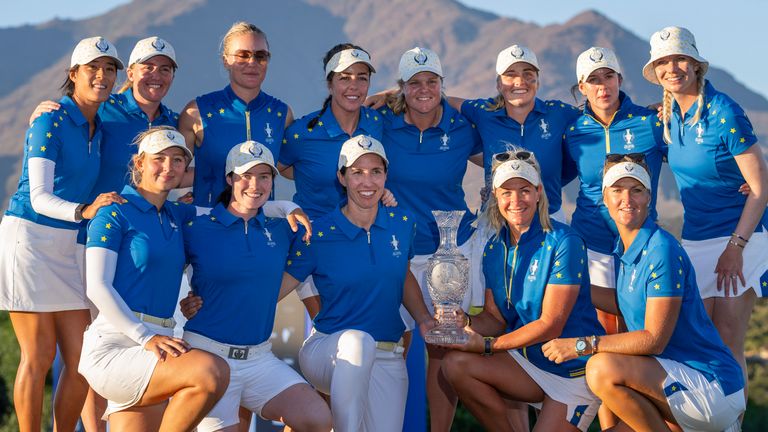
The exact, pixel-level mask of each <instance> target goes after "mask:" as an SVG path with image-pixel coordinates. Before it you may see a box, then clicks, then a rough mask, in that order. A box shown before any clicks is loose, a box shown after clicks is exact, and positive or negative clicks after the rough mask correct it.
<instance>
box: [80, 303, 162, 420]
mask: <svg viewBox="0 0 768 432" xmlns="http://www.w3.org/2000/svg"><path fill="white" fill-rule="evenodd" d="M102 319H103V318H101V316H99V318H96V321H95V322H94V323H93V324H91V326H90V327H88V329H87V330H86V331H85V334H84V335H83V350H82V352H81V354H80V364H79V366H78V368H77V371H78V372H80V375H82V376H84V377H85V379H86V380H87V381H88V384H89V385H90V386H91V388H92V389H93V390H94V391H95V392H96V393H98V394H100V395H101V396H103V397H104V398H106V399H107V400H108V401H109V402H108V406H107V411H106V412H105V413H104V416H103V419H104V420H106V419H107V418H108V417H109V415H110V414H112V413H114V412H117V411H121V410H124V409H126V408H130V407H132V406H133V405H135V404H136V403H137V402H138V401H139V399H141V396H142V395H144V392H145V391H146V390H147V386H148V385H149V380H150V378H152V373H153V372H154V371H155V366H156V365H157V361H158V359H157V357H156V356H155V354H154V353H152V352H151V351H147V350H145V349H144V347H142V346H141V345H139V344H137V343H136V342H134V341H133V340H132V339H131V338H129V337H128V336H126V335H124V334H123V333H120V332H117V331H115V330H114V329H113V328H112V326H111V325H110V324H109V323H107V322H106V321H102ZM144 325H146V326H147V327H148V328H149V329H150V330H152V331H153V332H154V333H156V334H160V335H163V336H173V329H171V328H165V327H161V326H159V325H156V324H152V323H148V322H145V323H144Z"/></svg>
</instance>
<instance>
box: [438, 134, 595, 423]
mask: <svg viewBox="0 0 768 432" xmlns="http://www.w3.org/2000/svg"><path fill="white" fill-rule="evenodd" d="M496 160H497V162H499V161H502V162H501V163H500V164H499V163H497V164H496V165H497V166H496V167H495V169H494V171H493V182H492V186H493V190H492V194H491V196H490V200H489V202H488V206H487V207H486V209H485V215H486V216H487V217H488V220H489V223H490V225H491V228H492V229H493V230H495V235H494V236H493V237H492V238H491V239H490V240H489V241H488V244H487V246H486V248H485V253H484V257H483V273H484V274H485V280H486V286H487V287H488V288H487V289H486V291H485V297H486V299H485V306H484V308H483V311H482V312H481V313H480V314H478V315H475V316H473V317H472V319H471V321H470V322H469V327H468V328H467V330H468V332H469V336H470V337H469V341H468V342H467V343H466V344H465V345H458V346H451V348H454V349H455V350H454V351H451V352H449V353H448V354H447V355H446V356H445V359H444V363H443V371H444V373H445V376H446V377H447V378H448V382H450V383H451V385H452V386H453V388H454V389H455V390H456V393H458V395H459V399H461V401H462V402H463V403H464V405H465V406H467V408H468V409H469V410H470V412H472V414H474V415H475V417H477V418H478V419H479V420H480V422H481V423H482V424H483V425H484V426H485V428H486V429H488V430H494V431H511V430H513V427H512V424H511V423H510V421H509V419H508V418H507V416H506V410H507V404H506V401H505V399H511V400H515V401H519V402H526V403H529V404H531V405H534V406H536V407H538V408H540V409H541V413H540V415H539V416H538V419H537V422H536V423H537V424H536V428H537V430H539V429H540V430H558V431H565V430H581V431H585V430H587V428H588V427H589V425H590V423H591V422H592V419H593V418H594V417H595V414H596V413H597V409H598V405H599V403H600V402H599V400H598V399H597V398H596V397H595V396H594V395H593V394H592V393H591V392H590V391H589V389H588V388H587V385H586V381H585V379H584V365H585V360H584V359H574V360H572V361H570V362H567V363H564V364H561V365H556V364H555V363H553V362H551V361H549V360H547V359H546V358H545V357H544V355H543V354H542V352H541V345H542V343H544V342H546V341H548V340H550V339H552V338H554V337H558V336H560V335H576V334H585V333H593V332H594V333H598V334H599V333H600V332H601V331H602V329H601V327H600V324H599V323H598V321H597V316H596V314H595V309H594V307H592V302H591V301H590V295H589V278H588V274H587V263H586V257H587V253H586V250H585V247H584V242H583V240H581V238H580V237H579V236H578V235H576V233H575V232H574V231H573V230H572V229H571V228H570V227H568V226H567V225H565V224H563V223H560V222H557V221H555V220H553V219H551V218H550V217H549V214H548V210H547V209H548V202H547V195H546V191H545V190H544V187H543V185H542V181H541V172H540V170H539V165H538V163H537V161H536V158H535V157H534V156H533V154H532V153H531V152H529V151H522V150H519V149H517V148H513V149H512V150H511V151H509V152H507V153H502V154H500V155H497V156H496ZM483 336H485V337H483ZM478 354H480V355H478Z"/></svg>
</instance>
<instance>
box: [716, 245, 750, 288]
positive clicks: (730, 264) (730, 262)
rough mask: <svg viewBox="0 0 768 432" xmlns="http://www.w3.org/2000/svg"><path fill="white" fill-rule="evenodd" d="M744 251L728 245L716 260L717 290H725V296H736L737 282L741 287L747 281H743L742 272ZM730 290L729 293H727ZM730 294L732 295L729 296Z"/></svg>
mask: <svg viewBox="0 0 768 432" xmlns="http://www.w3.org/2000/svg"><path fill="white" fill-rule="evenodd" d="M743 251H744V249H742V248H740V247H738V246H736V245H732V244H730V243H728V244H727V245H726V246H725V250H724V251H723V253H722V254H721V255H720V258H718V260H717V265H716V266H715V273H717V290H718V291H722V290H725V296H726V297H730V296H731V295H733V296H734V297H735V296H736V295H737V291H738V286H739V283H738V282H739V281H741V286H745V285H746V284H747V281H746V280H745V279H744V274H743V273H742V270H743V268H744V257H743V255H742V252H743ZM729 290H731V291H729ZM729 292H732V293H733V294H729Z"/></svg>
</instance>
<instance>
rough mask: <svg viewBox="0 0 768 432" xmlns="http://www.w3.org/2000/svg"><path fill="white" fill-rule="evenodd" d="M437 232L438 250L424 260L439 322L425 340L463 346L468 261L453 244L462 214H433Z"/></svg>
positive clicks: (465, 335) (465, 337) (462, 211)
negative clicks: (463, 306)
mask: <svg viewBox="0 0 768 432" xmlns="http://www.w3.org/2000/svg"><path fill="white" fill-rule="evenodd" d="M432 214H433V215H434V216H435V220H436V221H437V228H438V229H439V230H440V246H439V247H438V248H437V250H436V251H435V253H434V254H433V255H432V257H431V258H430V259H429V260H427V272H426V278H427V287H428V288H429V294H430V295H431V296H432V301H433V302H434V305H435V312H436V316H437V319H438V324H437V326H435V327H433V328H432V329H431V330H429V331H428V332H427V334H426V335H425V337H424V340H425V341H426V342H427V343H431V344H463V343H466V342H467V341H468V340H469V336H468V335H467V333H466V332H465V331H464V318H463V316H462V315H461V314H457V312H458V311H459V310H460V309H461V303H462V301H463V300H464V293H466V292H467V286H468V278H469V276H468V275H469V260H468V259H467V258H466V257H465V256H464V255H462V254H461V252H460V251H459V247H458V245H457V244H456V234H457V233H458V231H459V223H460V222H461V218H462V216H464V210H454V211H442V210H432Z"/></svg>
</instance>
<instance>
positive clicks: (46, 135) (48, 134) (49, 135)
mask: <svg viewBox="0 0 768 432" xmlns="http://www.w3.org/2000/svg"><path fill="white" fill-rule="evenodd" d="M52 136H53V134H52V133H50V132H47V133H46V134H45V137H46V138H50V137H52Z"/></svg>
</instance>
